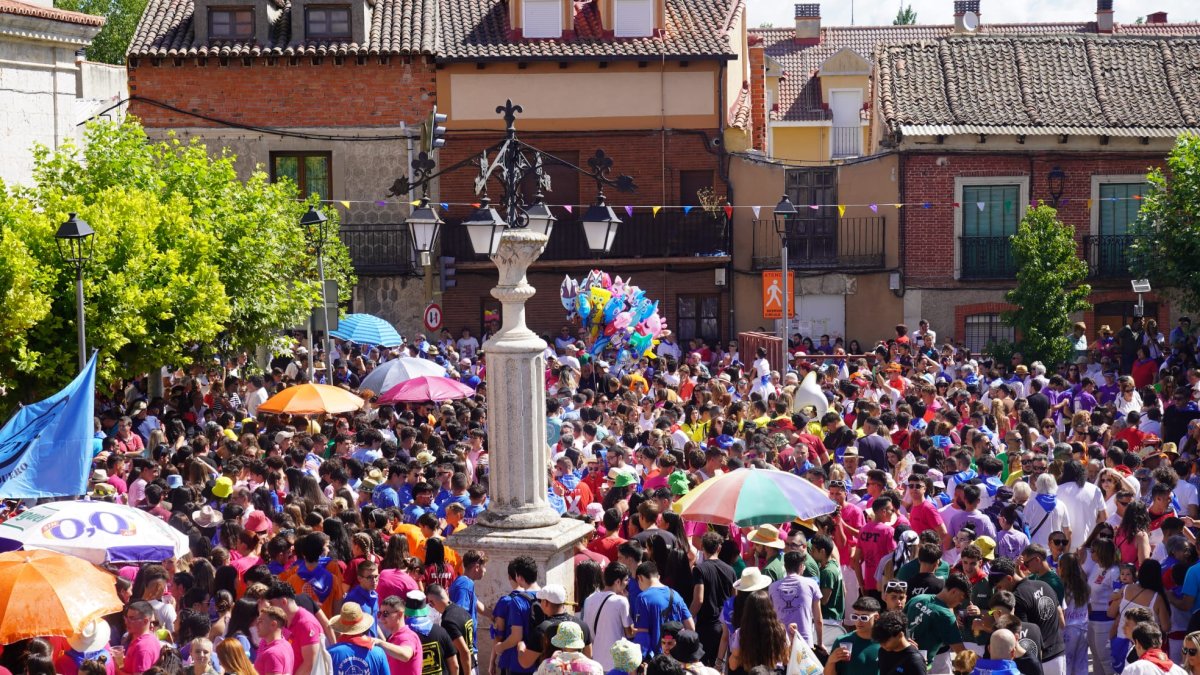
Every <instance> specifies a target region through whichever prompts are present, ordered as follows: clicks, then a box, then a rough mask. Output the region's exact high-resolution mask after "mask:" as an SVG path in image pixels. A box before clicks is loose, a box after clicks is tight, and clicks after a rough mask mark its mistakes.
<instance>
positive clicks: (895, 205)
mask: <svg viewBox="0 0 1200 675" xmlns="http://www.w3.org/2000/svg"><path fill="white" fill-rule="evenodd" d="M892 206H894V207H896V208H900V207H901V206H904V205H903V204H892Z"/></svg>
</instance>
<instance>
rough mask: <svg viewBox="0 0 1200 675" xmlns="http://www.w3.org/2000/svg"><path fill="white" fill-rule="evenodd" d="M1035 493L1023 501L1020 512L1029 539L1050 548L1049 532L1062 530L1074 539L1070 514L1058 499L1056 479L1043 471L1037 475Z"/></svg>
mask: <svg viewBox="0 0 1200 675" xmlns="http://www.w3.org/2000/svg"><path fill="white" fill-rule="evenodd" d="M1035 487H1036V489H1037V493H1036V494H1034V495H1033V498H1032V499H1030V500H1029V501H1027V502H1025V512H1024V513H1023V514H1022V515H1023V517H1024V519H1025V524H1026V526H1028V527H1029V541H1031V542H1032V543H1034V544H1040V545H1042V546H1045V547H1046V548H1050V533H1051V532H1064V533H1066V534H1067V536H1069V537H1070V538H1071V540H1072V541H1074V540H1075V539H1074V535H1073V534H1072V532H1071V515H1070V514H1069V513H1068V512H1067V506H1066V504H1064V503H1063V502H1062V501H1060V500H1059V499H1058V494H1057V493H1058V489H1059V488H1058V481H1056V480H1055V479H1054V476H1052V475H1050V474H1048V473H1044V474H1042V475H1040V476H1038V477H1037V485H1036V486H1035Z"/></svg>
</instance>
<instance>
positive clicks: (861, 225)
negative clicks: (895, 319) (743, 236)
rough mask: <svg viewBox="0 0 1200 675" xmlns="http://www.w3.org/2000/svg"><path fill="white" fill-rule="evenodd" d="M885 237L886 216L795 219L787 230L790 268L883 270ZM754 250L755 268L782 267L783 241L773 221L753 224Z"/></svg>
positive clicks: (760, 221) (767, 220)
mask: <svg viewBox="0 0 1200 675" xmlns="http://www.w3.org/2000/svg"><path fill="white" fill-rule="evenodd" d="M886 238H887V220H886V218H884V217H883V216H874V217H870V218H802V219H796V220H793V221H792V223H791V224H790V225H789V227H788V267H791V268H804V269H827V270H830V271H835V270H879V269H883V268H884V266H885V263H884V256H885V252H886V247H885V241H886ZM753 251H754V254H753V261H752V262H753V265H754V269H756V270H763V269H775V268H778V267H779V266H780V259H779V258H780V255H779V254H780V240H779V233H778V232H776V230H775V221H774V220H772V219H765V220H756V221H754V248H753Z"/></svg>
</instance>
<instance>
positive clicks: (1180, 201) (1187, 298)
mask: <svg viewBox="0 0 1200 675" xmlns="http://www.w3.org/2000/svg"><path fill="white" fill-rule="evenodd" d="M1146 180H1147V181H1148V182H1149V183H1150V189H1149V191H1148V192H1147V193H1146V195H1145V196H1144V197H1143V198H1142V209H1141V211H1140V212H1139V213H1138V219H1137V221H1136V222H1135V223H1134V224H1133V225H1132V227H1131V228H1130V234H1132V235H1133V243H1132V245H1131V246H1130V251H1129V261H1130V268H1131V271H1132V272H1133V276H1134V277H1135V278H1146V279H1150V280H1151V281H1152V282H1153V283H1154V286H1155V287H1157V288H1160V289H1164V290H1165V292H1166V293H1167V294H1168V295H1171V296H1173V297H1175V298H1176V299H1177V300H1178V301H1179V303H1180V304H1181V305H1182V306H1183V307H1185V308H1186V309H1188V310H1192V311H1196V310H1200V136H1196V135H1194V134H1187V135H1184V136H1180V137H1179V139H1178V140H1176V141H1175V147H1174V148H1172V149H1171V153H1170V154H1169V155H1168V156H1167V165H1166V168H1165V170H1163V169H1154V170H1152V171H1150V174H1149V175H1148V176H1147V177H1146Z"/></svg>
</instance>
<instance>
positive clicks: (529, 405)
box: [448, 229, 590, 672]
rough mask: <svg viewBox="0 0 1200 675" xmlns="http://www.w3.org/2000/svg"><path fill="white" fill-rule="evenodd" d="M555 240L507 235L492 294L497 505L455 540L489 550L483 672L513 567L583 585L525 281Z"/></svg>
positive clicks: (492, 465) (577, 529)
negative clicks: (553, 464)
mask: <svg viewBox="0 0 1200 675" xmlns="http://www.w3.org/2000/svg"><path fill="white" fill-rule="evenodd" d="M547 241H549V238H548V237H547V236H546V235H544V234H539V233H536V232H532V231H530V230H527V229H509V230H506V231H505V232H504V233H503V235H502V236H501V239H500V245H499V246H498V247H497V250H496V254H495V255H493V256H492V260H493V261H494V262H495V263H496V266H497V267H499V268H500V283H499V285H497V286H496V287H495V288H493V289H492V297H494V298H496V299H497V300H499V301H500V302H501V303H502V304H503V314H502V317H501V321H502V325H501V327H500V330H499V331H498V332H497V333H496V334H495V335H494V336H492V338H491V339H490V340H488V341H487V342H486V343H485V344H484V345H483V348H484V350H485V353H486V357H487V387H488V411H487V428H488V467H489V468H488V485H489V497H490V499H491V501H490V504H489V506H488V508H487V510H486V511H484V512H483V513H482V514H481V515H480V517H479V520H478V521H477V522H476V524H474V525H472V526H470V527H468V528H467V529H465V530H463V531H461V532H458V533H456V534H453V535H451V536H450V537H449V540H448V543H449V545H450V546H451V547H452V548H453V549H454V550H456V551H458V552H459V554H460V555H461V554H462V553H464V552H465V551H468V550H471V549H476V550H480V551H483V552H485V553H487V557H488V564H487V574H485V575H484V578H483V579H482V580H480V581H478V582H476V594H477V596H478V597H479V599H480V600H482V601H483V602H484V604H485V605H486V606H487V609H486V612H485V613H484V614H480V616H479V624H480V625H479V626H478V627H477V629H478V634H479V640H478V645H477V646H478V648H479V668H480V672H484V670H485V669H486V668H487V664H488V658H489V656H490V653H491V648H492V644H493V643H492V640H490V639H488V632H487V629H488V627H489V626H490V625H491V608H492V607H493V606H494V605H495V603H496V601H497V600H498V599H499V598H500V597H501V596H503V595H504V594H505V593H508V592H509V591H510V590H512V586H511V585H510V584H509V581H508V570H507V568H508V563H509V562H510V561H511V560H513V559H514V558H516V557H518V556H523V555H525V556H530V557H532V558H533V559H534V560H535V561H536V562H537V564H538V569H539V571H540V572H541V576H540V578H539V581H540V582H541V584H543V585H545V584H547V583H553V584H562V586H563V587H564V588H566V589H567V592H568V594H570V593H571V592H572V591H573V589H574V588H575V568H574V565H573V564H572V558H573V556H574V550H573V549H574V546H575V544H576V543H577V542H579V541H580V540H581V539H583V537H584V536H586V535H587V534H588V532H589V531H590V528H589V527H588V526H587V525H585V524H584V523H581V522H579V521H577V520H572V519H564V518H562V517H560V516H559V515H558V513H557V512H556V511H555V510H554V509H552V508H551V507H550V502H549V500H548V498H547V488H548V486H549V483H548V481H549V469H550V457H549V449H548V447H547V446H546V386H545V375H544V373H545V369H546V363H545V358H544V357H543V352H544V351H545V349H546V343H545V342H544V341H542V339H541V338H539V337H538V336H537V334H535V333H534V332H533V331H531V330H530V329H529V328H528V327H527V326H526V325H525V303H526V301H528V300H529V298H531V297H533V294H534V293H535V292H536V289H534V287H533V286H531V285H529V281H528V280H527V279H526V277H525V273H526V270H528V269H529V266H530V264H532V263H533V261H535V260H537V258H538V256H540V255H541V254H542V251H543V250H544V249H545V248H546V242H547Z"/></svg>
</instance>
